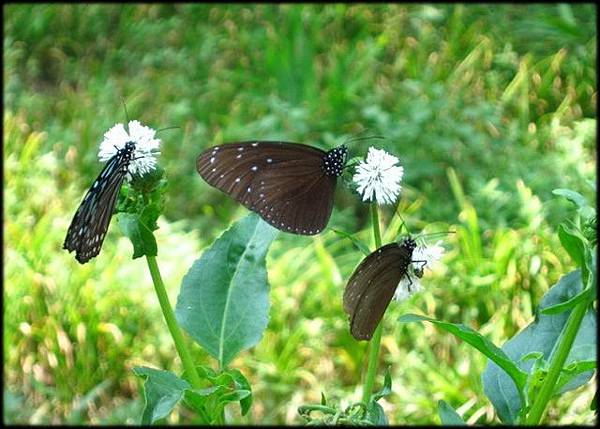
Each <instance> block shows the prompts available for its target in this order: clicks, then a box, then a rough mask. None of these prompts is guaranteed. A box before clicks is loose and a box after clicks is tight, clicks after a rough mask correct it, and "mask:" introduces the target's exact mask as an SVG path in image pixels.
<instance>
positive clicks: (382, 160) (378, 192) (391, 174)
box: [352, 147, 404, 204]
mask: <svg viewBox="0 0 600 429" xmlns="http://www.w3.org/2000/svg"><path fill="white" fill-rule="evenodd" d="M398 162H400V160H399V159H398V158H396V157H395V156H394V155H391V154H389V153H387V152H386V151H385V150H381V149H375V148H374V147H370V148H369V153H368V154H367V160H366V161H361V162H359V164H358V165H357V166H356V173H355V174H354V177H353V178H352V180H354V182H355V183H356V184H357V185H358V189H357V190H358V192H359V193H360V194H361V195H362V197H363V201H367V200H370V201H373V199H375V200H377V203H379V204H391V203H393V202H394V201H396V197H397V196H398V194H400V189H401V187H400V181H401V180H402V176H403V175H404V168H403V167H402V166H401V165H395V164H396V163H398Z"/></svg>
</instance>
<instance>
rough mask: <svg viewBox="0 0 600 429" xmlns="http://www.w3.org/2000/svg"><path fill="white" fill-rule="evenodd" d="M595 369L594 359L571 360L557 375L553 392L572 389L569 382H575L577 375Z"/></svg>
mask: <svg viewBox="0 0 600 429" xmlns="http://www.w3.org/2000/svg"><path fill="white" fill-rule="evenodd" d="M595 369H596V361H595V360H588V361H579V362H573V363H571V364H570V365H567V366H565V367H564V368H563V369H562V371H561V373H560V375H559V377H558V381H557V383H556V388H555V393H554V394H555V395H558V394H561V393H564V392H566V391H568V390H572V389H573V388H572V387H571V384H572V383H573V382H574V381H575V382H576V381H577V378H578V377H579V376H581V375H584V376H585V375H586V374H587V373H588V372H589V371H593V370H595Z"/></svg>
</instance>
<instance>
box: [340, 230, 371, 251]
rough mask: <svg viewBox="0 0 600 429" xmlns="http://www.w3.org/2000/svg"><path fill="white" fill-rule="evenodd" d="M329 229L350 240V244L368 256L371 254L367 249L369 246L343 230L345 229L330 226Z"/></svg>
mask: <svg viewBox="0 0 600 429" xmlns="http://www.w3.org/2000/svg"><path fill="white" fill-rule="evenodd" d="M331 230H332V231H333V232H335V233H336V234H337V235H339V236H341V237H344V238H347V239H348V240H350V241H351V242H352V244H353V245H354V247H355V248H356V249H357V250H358V251H360V252H362V253H364V254H365V256H369V255H370V254H371V251H370V250H369V246H367V245H366V244H365V243H363V242H362V241H361V240H359V239H358V238H356V237H355V236H354V235H352V234H350V233H348V232H345V231H340V230H338V229H334V228H331Z"/></svg>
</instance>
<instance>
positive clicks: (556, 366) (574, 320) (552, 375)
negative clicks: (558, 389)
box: [525, 300, 589, 425]
mask: <svg viewBox="0 0 600 429" xmlns="http://www.w3.org/2000/svg"><path fill="white" fill-rule="evenodd" d="M588 305H589V301H588V300H585V301H583V302H581V303H579V305H577V306H576V307H575V308H574V309H573V310H572V312H571V314H570V316H569V320H568V321H567V325H566V326H565V329H564V331H563V332H562V335H561V337H560V339H559V343H558V346H557V348H556V352H555V353H554V354H553V356H552V360H551V361H550V369H549V370H548V375H547V376H546V378H545V379H544V382H543V384H542V387H541V388H540V391H539V393H538V395H537V397H536V398H535V400H534V402H533V405H532V406H531V410H530V411H529V414H528V415H527V419H526V420H525V424H528V425H538V424H539V423H540V421H541V419H542V417H543V415H544V411H545V410H546V406H547V405H548V401H550V398H552V394H553V393H554V389H555V386H556V382H557V381H558V377H559V375H560V372H561V370H562V368H563V366H564V364H565V361H566V360H567V356H568V355H569V352H570V351H571V347H572V346H573V342H574V341H575V337H576V336H577V332H579V327H580V326H581V322H582V321H583V317H584V316H585V313H586V312H587V308H588Z"/></svg>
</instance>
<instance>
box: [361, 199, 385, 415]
mask: <svg viewBox="0 0 600 429" xmlns="http://www.w3.org/2000/svg"><path fill="white" fill-rule="evenodd" d="M371 220H372V223H373V236H374V237H375V249H379V248H380V247H381V232H380V230H379V212H378V211H377V204H376V203H372V204H371ZM380 344H381V322H380V323H379V325H377V328H376V329H375V333H374V334H373V338H372V339H371V342H370V344H369V364H368V366H367V376H366V378H365V385H364V388H363V397H362V400H363V402H364V403H365V404H367V405H368V404H369V401H370V399H371V392H372V391H373V385H374V384H375V374H376V372H377V359H378V357H379V346H380Z"/></svg>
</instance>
